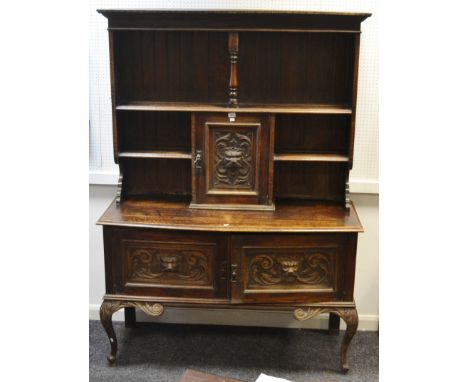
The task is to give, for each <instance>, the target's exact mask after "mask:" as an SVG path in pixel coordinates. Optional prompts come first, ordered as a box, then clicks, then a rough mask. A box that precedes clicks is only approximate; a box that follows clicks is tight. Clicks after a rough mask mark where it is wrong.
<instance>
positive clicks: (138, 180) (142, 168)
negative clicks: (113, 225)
mask: <svg viewBox="0 0 468 382" xmlns="http://www.w3.org/2000/svg"><path fill="white" fill-rule="evenodd" d="M119 159H120V161H121V167H122V168H123V174H124V185H123V191H124V192H125V196H126V197H127V198H128V197H132V196H153V197H157V196H167V195H190V194H191V187H190V179H191V170H190V167H191V164H190V161H188V160H173V159H167V158H165V159H162V158H161V159H156V160H155V159H153V158H119Z"/></svg>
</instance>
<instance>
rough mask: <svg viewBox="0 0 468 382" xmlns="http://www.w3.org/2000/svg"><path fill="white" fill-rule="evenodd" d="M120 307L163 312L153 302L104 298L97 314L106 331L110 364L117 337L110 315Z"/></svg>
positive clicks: (114, 356)
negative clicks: (109, 347) (109, 350)
mask: <svg viewBox="0 0 468 382" xmlns="http://www.w3.org/2000/svg"><path fill="white" fill-rule="evenodd" d="M122 308H139V309H141V310H142V311H143V312H145V313H146V314H148V315H150V316H160V315H161V314H163V312H164V308H163V306H162V305H161V304H158V303H155V302H153V303H152V302H140V301H119V300H104V301H103V302H102V305H101V309H100V311H99V314H100V317H101V323H102V326H103V327H104V329H105V331H106V333H107V337H108V338H109V342H110V345H111V352H110V355H109V356H108V357H107V360H108V361H109V363H111V364H113V363H114V362H115V358H116V356H117V337H116V335H115V331H114V326H113V325H112V315H113V314H114V313H115V312H117V311H118V310H120V309H122Z"/></svg>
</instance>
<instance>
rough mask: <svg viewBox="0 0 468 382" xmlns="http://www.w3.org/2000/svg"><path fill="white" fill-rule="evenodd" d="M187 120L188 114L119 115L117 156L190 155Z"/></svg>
mask: <svg viewBox="0 0 468 382" xmlns="http://www.w3.org/2000/svg"><path fill="white" fill-rule="evenodd" d="M190 118H191V115H190V113H176V112H146V111H118V112H117V122H118V128H119V135H120V144H119V152H122V151H139V150H146V151H149V150H161V151H187V152H190V151H191V141H190Z"/></svg>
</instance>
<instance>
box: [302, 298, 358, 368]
mask: <svg viewBox="0 0 468 382" xmlns="http://www.w3.org/2000/svg"><path fill="white" fill-rule="evenodd" d="M324 313H333V314H335V315H337V316H338V317H341V318H342V319H343V320H344V322H346V332H345V335H344V338H343V342H342V343H341V368H342V370H343V372H345V373H346V372H348V370H349V364H348V347H349V344H350V343H351V340H352V339H353V337H354V335H355V334H356V330H357V327H358V321H359V320H358V313H357V310H356V308H352V307H349V308H348V307H346V308H344V307H343V308H341V307H321V306H317V307H306V308H297V309H295V310H294V317H295V318H296V319H297V320H299V321H305V320H308V319H310V318H313V317H316V316H318V315H319V314H324Z"/></svg>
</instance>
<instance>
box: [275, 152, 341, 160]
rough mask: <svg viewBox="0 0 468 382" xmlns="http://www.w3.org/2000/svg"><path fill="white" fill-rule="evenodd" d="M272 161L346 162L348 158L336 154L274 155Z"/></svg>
mask: <svg viewBox="0 0 468 382" xmlns="http://www.w3.org/2000/svg"><path fill="white" fill-rule="evenodd" d="M273 159H274V160H275V161H278V162H282V161H286V162H348V161H349V157H348V156H346V155H338V154H302V153H292V154H289V153H288V154H275V155H274V157H273Z"/></svg>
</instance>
